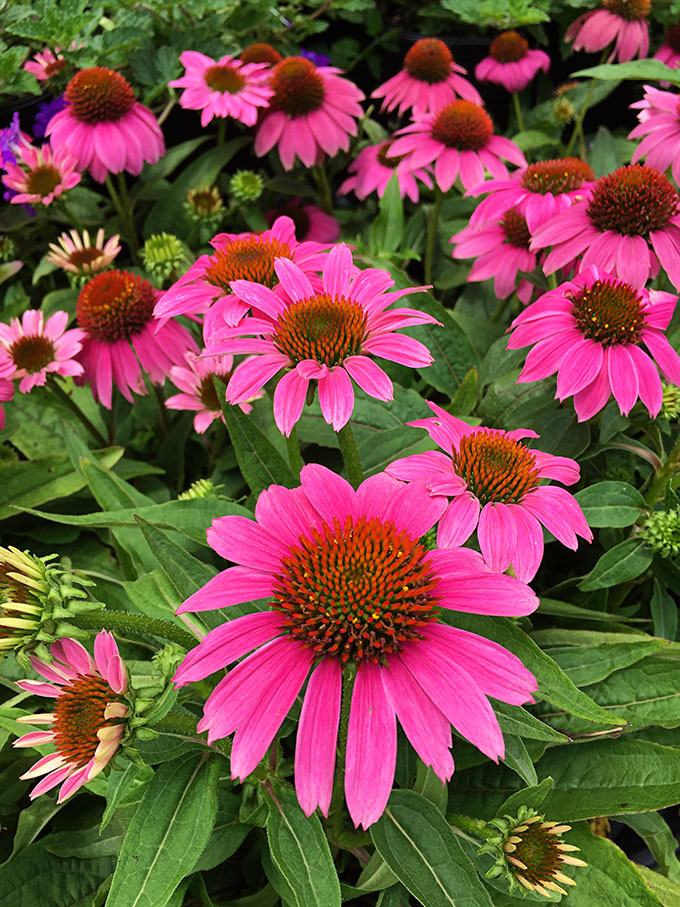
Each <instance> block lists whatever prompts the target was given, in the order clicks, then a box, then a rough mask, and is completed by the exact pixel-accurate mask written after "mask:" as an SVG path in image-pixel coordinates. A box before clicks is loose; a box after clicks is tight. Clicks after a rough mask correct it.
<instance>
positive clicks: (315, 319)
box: [209, 243, 438, 436]
mask: <svg viewBox="0 0 680 907" xmlns="http://www.w3.org/2000/svg"><path fill="white" fill-rule="evenodd" d="M274 267H275V268H276V273H277V275H278V278H279V281H280V282H281V290H283V291H284V293H285V296H284V293H275V292H273V291H272V290H270V289H268V288H266V287H263V286H261V285H260V284H256V283H250V282H248V281H244V280H237V281H235V282H234V283H232V285H231V288H232V290H233V291H234V294H235V295H236V296H237V297H239V298H240V299H242V300H243V302H245V303H247V304H250V305H252V306H253V307H254V308H255V309H256V310H257V317H246V318H244V319H243V320H242V321H241V322H240V323H239V324H238V325H237V327H235V328H232V329H230V330H227V331H226V332H225V334H224V335H223V337H220V336H215V337H214V338H212V340H211V342H210V344H209V347H210V348H211V352H213V353H222V352H224V353H254V354H256V355H254V356H253V357H252V358H251V359H249V360H246V361H245V362H242V363H241V364H240V365H238V366H237V368H236V370H235V371H234V374H233V376H232V378H231V380H230V382H229V384H228V386H227V402H228V403H232V404H236V403H242V402H244V401H245V400H249V399H250V398H251V397H253V395H254V394H256V393H257V392H258V391H259V390H260V389H261V388H262V387H264V385H265V384H266V383H267V381H269V379H270V378H272V377H273V376H274V375H275V374H276V373H277V372H279V371H281V369H290V371H287V372H286V374H285V375H284V376H283V377H282V378H281V380H280V381H279V382H278V384H277V385H276V390H275V392H274V420H275V421H276V424H277V426H278V428H279V430H280V431H281V432H282V434H284V435H286V436H288V435H290V433H291V431H292V430H293V427H294V426H295V423H296V422H297V421H298V419H299V418H300V415H301V414H302V408H303V406H304V405H305V399H306V397H307V390H308V387H309V382H310V381H312V380H315V381H317V382H318V386H319V404H320V406H321V413H322V415H323V417H324V419H325V420H326V422H327V423H328V424H329V425H332V426H333V428H334V429H335V431H339V430H340V429H341V428H342V427H343V426H345V425H346V424H347V422H348V421H349V419H350V416H351V415H352V410H353V408H354V389H353V387H352V381H351V379H352V378H353V379H354V380H355V381H356V383H357V384H358V385H359V387H360V388H361V389H362V390H364V391H365V392H366V393H367V394H369V395H370V396H371V397H376V398H377V399H378V400H391V399H392V390H393V389H392V382H391V381H390V379H389V378H388V376H387V375H386V374H385V372H384V371H383V370H382V369H381V368H380V366H379V365H377V364H376V363H375V362H374V361H373V358H372V356H379V357H382V358H383V359H389V360H390V361H392V362H399V363H401V364H402V365H408V366H412V367H414V368H422V367H424V366H428V365H430V364H431V363H432V356H431V355H430V352H429V350H428V349H427V347H426V346H424V345H423V344H422V343H420V341H418V340H414V339H413V338H412V337H406V336H405V335H403V334H397V333H395V332H396V330H397V329H398V328H403V327H408V326H410V325H414V324H425V323H438V322H436V321H435V319H434V318H432V317H431V316H430V315H426V314H425V313H424V312H419V311H417V310H415V309H388V306H390V305H392V303H394V302H396V301H397V300H398V299H401V297H402V296H405V295H407V294H408V293H417V292H420V291H421V290H423V289H424V288H423V287H410V288H409V289H406V290H397V291H395V292H393V293H390V292H388V290H390V289H391V288H392V287H393V286H394V280H393V278H392V277H391V276H390V274H389V273H388V272H387V271H382V270H380V269H378V268H367V269H366V270H364V271H359V272H357V270H356V268H355V267H354V265H353V264H352V253H351V252H350V250H349V248H348V247H347V246H346V245H345V244H344V243H340V244H338V245H337V246H334V247H333V249H332V250H331V253H330V255H329V256H328V259H327V262H326V264H325V266H324V270H323V286H322V287H321V288H319V289H315V287H314V286H313V285H312V284H311V283H310V280H309V278H308V276H307V275H306V274H305V273H304V271H302V270H301V269H300V268H298V267H297V266H296V265H294V264H293V263H292V262H291V261H289V260H288V259H278V260H277V261H276V262H275V265H274ZM223 338H224V339H223Z"/></svg>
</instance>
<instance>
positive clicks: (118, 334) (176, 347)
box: [76, 270, 198, 409]
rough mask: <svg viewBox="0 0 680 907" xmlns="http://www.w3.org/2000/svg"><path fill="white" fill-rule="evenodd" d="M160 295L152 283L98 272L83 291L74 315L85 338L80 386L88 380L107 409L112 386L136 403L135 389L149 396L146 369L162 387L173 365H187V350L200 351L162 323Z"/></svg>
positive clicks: (178, 329)
mask: <svg viewBox="0 0 680 907" xmlns="http://www.w3.org/2000/svg"><path fill="white" fill-rule="evenodd" d="M157 296H158V291H157V290H155V289H154V288H153V287H152V286H151V284H150V283H149V281H148V280H143V279H142V278H141V277H138V276H137V275H136V274H130V273H128V272H127V271H116V270H114V271H104V272H103V273H102V274H97V275H96V276H95V277H92V278H91V279H90V280H88V282H87V283H86V284H85V286H84V287H83V288H82V290H81V291H80V295H79V296H78V302H77V303H76V316H77V318H78V326H79V327H81V328H82V329H83V330H84V331H85V333H86V336H85V340H84V343H83V350H82V352H81V354H80V356H79V359H80V362H81V363H82V364H83V368H84V374H83V375H82V377H81V378H77V379H76V383H77V384H86V383H87V382H88V381H89V382H90V383H91V385H92V393H93V395H94V398H95V400H97V401H99V402H101V403H102V404H103V405H104V406H105V407H107V409H110V408H111V393H112V387H113V385H114V384H115V385H116V387H117V388H118V389H119V390H120V392H121V393H122V394H123V396H124V397H125V399H126V400H129V401H130V402H131V403H132V402H133V397H132V391H134V392H135V393H136V394H145V393H146V387H145V386H144V377H143V374H142V370H144V372H146V373H147V374H148V375H149V378H150V379H151V381H152V382H153V383H154V384H162V383H163V381H164V380H165V378H166V377H167V376H168V375H169V374H170V369H171V368H172V366H173V365H180V364H182V363H184V354H185V353H186V352H187V350H190V351H192V352H194V353H197V352H198V348H197V346H196V344H195V343H194V341H193V339H192V337H191V335H190V334H189V332H188V331H187V330H186V329H185V328H183V327H182V326H181V325H179V324H177V322H176V321H172V320H170V321H168V322H167V323H166V324H163V325H161V326H159V325H158V323H157V321H156V319H155V318H154V317H153V307H154V305H155V304H156V299H157ZM135 354H136V355H135Z"/></svg>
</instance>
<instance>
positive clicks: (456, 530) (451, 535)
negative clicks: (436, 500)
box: [437, 491, 480, 548]
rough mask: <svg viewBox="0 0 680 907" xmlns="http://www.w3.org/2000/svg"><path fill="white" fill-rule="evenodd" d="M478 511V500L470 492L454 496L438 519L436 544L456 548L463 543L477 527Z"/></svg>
mask: <svg viewBox="0 0 680 907" xmlns="http://www.w3.org/2000/svg"><path fill="white" fill-rule="evenodd" d="M479 511H480V504H479V500H478V498H476V497H475V496H474V495H473V494H472V493H471V492H469V491H468V492H464V493H463V494H461V495H460V496H459V497H457V498H454V499H453V500H452V501H451V503H450V504H449V506H448V508H447V510H446V513H444V515H443V516H442V518H441V519H440V521H439V528H438V530H437V545H438V546H439V547H440V548H457V547H458V546H459V545H463V544H465V542H467V540H468V539H469V538H470V536H471V535H472V533H473V532H474V531H475V529H476V527H477V521H478V519H479Z"/></svg>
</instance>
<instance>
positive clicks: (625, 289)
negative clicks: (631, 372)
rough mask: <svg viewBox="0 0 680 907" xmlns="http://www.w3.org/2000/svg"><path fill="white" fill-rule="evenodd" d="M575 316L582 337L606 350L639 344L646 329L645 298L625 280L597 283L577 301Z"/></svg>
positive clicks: (574, 309) (574, 300)
mask: <svg viewBox="0 0 680 907" xmlns="http://www.w3.org/2000/svg"><path fill="white" fill-rule="evenodd" d="M572 314H573V316H574V318H575V320H576V325H577V327H578V329H579V330H580V331H581V332H582V334H583V336H584V337H586V338H587V339H588V340H595V341H597V343H601V344H602V345H603V346H611V345H612V344H614V343H638V342H639V341H640V332H641V331H642V329H643V328H644V326H645V307H644V301H643V299H642V296H641V295H640V293H639V291H638V290H636V289H635V288H634V287H632V286H631V285H630V284H629V283H624V282H623V281H622V280H596V281H595V283H594V284H593V285H592V286H591V287H588V288H587V289H585V290H583V292H582V293H580V294H579V295H578V296H575V297H574V299H573V303H572Z"/></svg>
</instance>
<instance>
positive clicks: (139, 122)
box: [45, 66, 165, 183]
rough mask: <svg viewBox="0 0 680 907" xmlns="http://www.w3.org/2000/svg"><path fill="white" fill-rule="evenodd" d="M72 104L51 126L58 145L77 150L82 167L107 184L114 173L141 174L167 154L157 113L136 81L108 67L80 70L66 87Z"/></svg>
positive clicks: (74, 152)
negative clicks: (139, 96) (138, 96)
mask: <svg viewBox="0 0 680 907" xmlns="http://www.w3.org/2000/svg"><path fill="white" fill-rule="evenodd" d="M64 97H65V99H66V101H67V104H68V106H67V107H66V108H65V109H64V110H62V111H61V112H60V113H57V114H56V116H54V117H53V118H52V119H51V120H50V122H49V123H48V125H47V130H46V133H45V134H46V135H48V136H50V141H51V144H52V146H53V148H55V150H57V151H60V150H61V149H63V150H65V151H67V152H68V153H69V154H71V155H72V156H73V157H74V158H75V161H76V166H77V167H78V169H79V170H85V169H88V170H89V171H90V174H91V175H92V178H93V179H94V180H96V181H97V182H98V183H103V182H104V180H105V179H106V177H107V174H109V173H121V172H123V171H126V172H127V173H131V174H132V175H133V176H137V175H138V174H139V173H141V171H142V167H143V166H144V163H145V162H146V163H147V164H155V163H156V162H157V161H158V159H159V158H160V157H161V156H162V155H163V154H164V153H165V142H164V141H163V133H162V132H161V128H160V126H159V125H158V123H157V122H156V117H155V116H154V115H153V113H152V112H151V111H150V110H149V108H148V107H145V106H144V105H143V104H140V103H139V101H136V100H135V93H134V91H133V89H132V86H131V85H130V83H129V82H128V81H127V79H125V78H124V77H123V76H121V75H120V73H117V72H114V71H113V70H112V69H108V68H107V67H106V66H93V67H91V68H90V69H83V70H81V71H80V72H77V73H76V74H75V75H74V76H73V78H72V79H71V81H70V82H69V83H68V85H67V86H66V92H65V94H64Z"/></svg>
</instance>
